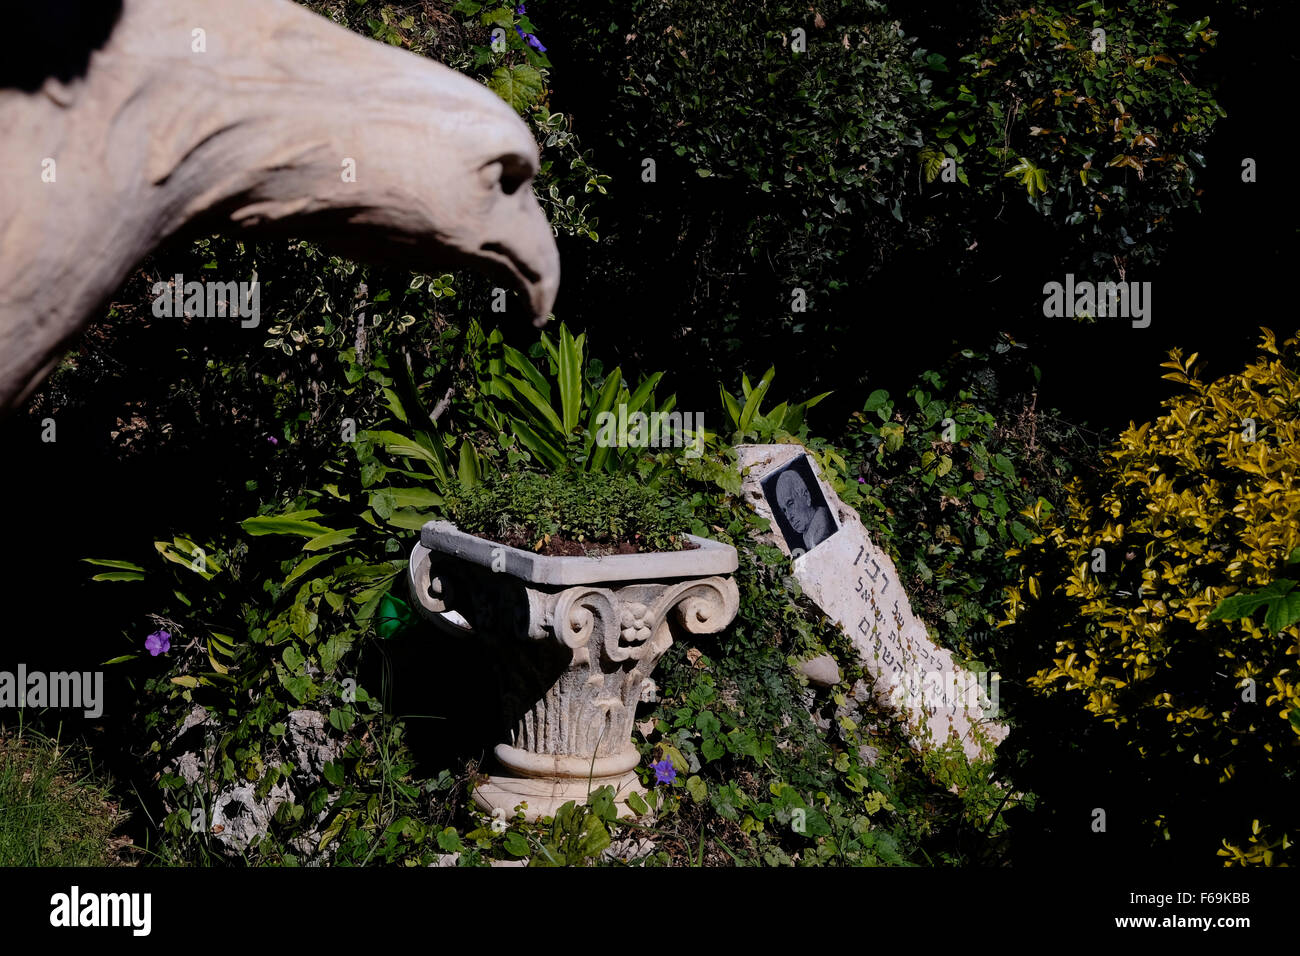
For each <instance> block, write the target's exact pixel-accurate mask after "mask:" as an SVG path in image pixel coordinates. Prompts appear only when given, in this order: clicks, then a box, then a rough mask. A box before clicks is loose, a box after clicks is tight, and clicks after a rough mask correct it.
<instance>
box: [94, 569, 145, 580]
mask: <svg viewBox="0 0 1300 956" xmlns="http://www.w3.org/2000/svg"><path fill="white" fill-rule="evenodd" d="M90 580H92V581H143V580H144V575H143V574H141V573H140V572H139V571H105V572H104V573H103V574H96V575H94V576H93V577H92V578H91V579H90Z"/></svg>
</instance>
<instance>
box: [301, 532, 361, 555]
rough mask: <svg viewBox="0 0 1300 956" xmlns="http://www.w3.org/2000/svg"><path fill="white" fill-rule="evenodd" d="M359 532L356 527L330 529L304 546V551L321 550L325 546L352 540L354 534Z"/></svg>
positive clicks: (330, 546) (329, 546)
mask: <svg viewBox="0 0 1300 956" xmlns="http://www.w3.org/2000/svg"><path fill="white" fill-rule="evenodd" d="M356 533H357V529H356V528H343V529H341V530H339V531H330V532H327V533H326V534H322V535H317V536H316V537H314V538H312V539H311V540H310V541H308V542H307V543H306V544H304V545H303V546H302V549H303V550H304V551H320V550H322V549H324V548H332V547H334V546H335V545H336V544H345V543H347V542H348V541H351V540H352V537H353V535H355V534H356Z"/></svg>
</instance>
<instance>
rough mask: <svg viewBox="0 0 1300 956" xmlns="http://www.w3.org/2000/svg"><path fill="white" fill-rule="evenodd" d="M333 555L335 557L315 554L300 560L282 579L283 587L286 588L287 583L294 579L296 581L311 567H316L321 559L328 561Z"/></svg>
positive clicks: (289, 583)
mask: <svg viewBox="0 0 1300 956" xmlns="http://www.w3.org/2000/svg"><path fill="white" fill-rule="evenodd" d="M333 557H336V555H334V554H315V555H312V556H311V557H310V558H308V559H307V560H305V561H300V562H299V563H298V565H297V567H295V568H294V569H293V570H292V571H290V572H289V576H288V577H287V578H285V579H284V587H286V588H287V587H288V586H289V585H291V584H293V582H294V581H297V580H298V579H299V578H300V577H302V576H303V575H304V574H306V573H307V572H308V571H310V570H311V569H312V568H314V567H316V565H318V564H320V563H321V562H323V561H328V560H329V559H330V558H333Z"/></svg>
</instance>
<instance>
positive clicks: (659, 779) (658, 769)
mask: <svg viewBox="0 0 1300 956" xmlns="http://www.w3.org/2000/svg"><path fill="white" fill-rule="evenodd" d="M650 769H651V770H653V771H654V772H655V783H672V782H673V781H674V780H676V779H677V770H676V768H675V767H673V762H672V761H671V760H669V759H668V758H667V757H665V758H664V759H663V760H661V761H659V762H658V763H652V764H651V765H650Z"/></svg>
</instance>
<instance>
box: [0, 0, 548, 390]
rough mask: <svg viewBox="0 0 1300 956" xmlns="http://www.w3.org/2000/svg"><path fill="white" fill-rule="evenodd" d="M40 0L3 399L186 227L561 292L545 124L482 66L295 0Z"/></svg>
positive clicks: (2, 119)
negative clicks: (457, 65) (536, 136)
mask: <svg viewBox="0 0 1300 956" xmlns="http://www.w3.org/2000/svg"><path fill="white" fill-rule="evenodd" d="M23 6H24V7H27V8H29V9H27V10H26V11H25V12H22V13H18V14H17V16H18V19H19V20H20V21H21V19H22V17H24V16H26V17H28V18H29V19H33V20H34V22H33V29H31V30H26V29H23V25H22V23H21V22H19V23H16V24H12V26H13V27H14V29H11V30H9V31H8V36H7V37H6V38H5V40H4V41H0V61H3V63H4V65H0V129H3V130H4V131H5V135H4V136H3V137H0V410H3V409H5V408H7V407H10V406H12V405H13V404H15V403H17V402H18V401H21V400H22V398H24V397H25V396H26V394H27V393H28V392H30V391H31V390H32V389H33V388H34V387H36V385H38V384H39V383H40V382H41V381H42V380H43V379H44V377H45V375H46V374H47V373H48V372H49V371H50V369H52V368H53V366H54V365H55V364H56V363H57V362H58V360H59V357H60V356H61V354H62V353H63V351H64V350H65V349H66V347H67V345H68V343H69V340H70V339H71V338H72V337H73V336H74V335H75V334H76V333H77V332H78V331H79V330H80V329H81V328H82V327H83V326H84V325H85V324H86V323H87V322H88V321H89V320H90V319H91V318H93V317H94V315H95V314H96V310H97V309H98V308H99V307H100V306H101V304H102V303H103V302H104V300H105V299H106V298H107V297H108V296H109V295H111V294H112V292H113V291H114V290H115V289H116V288H118V286H119V285H120V284H121V282H122V281H123V279H124V278H126V276H127V275H128V274H129V272H130V270H131V268H132V267H133V266H135V265H136V264H137V263H139V262H140V260H141V259H142V258H144V256H146V255H147V254H148V253H149V252H150V251H151V250H152V249H154V248H155V247H156V246H157V245H158V244H159V243H161V242H162V241H163V240H165V239H167V238H168V237H170V236H173V235H175V234H177V233H178V232H180V231H181V230H186V229H202V230H209V231H212V232H223V233H228V234H235V235H249V236H250V237H253V236H256V237H261V236H266V235H276V234H279V235H292V236H297V237H301V238H306V239H313V240H320V241H323V242H326V243H327V244H329V245H330V246H331V247H332V248H334V249H336V250H338V251H340V252H342V253H343V254H346V255H349V256H352V257H354V258H357V259H362V260H369V261H381V260H382V261H386V262H393V261H398V262H401V263H403V264H408V265H410V266H411V267H412V268H417V269H421V270H429V269H432V268H433V267H435V266H448V265H458V264H461V265H470V266H473V267H477V268H482V269H485V270H487V271H489V272H492V273H495V274H497V275H499V276H501V277H503V278H504V279H505V280H506V281H508V282H511V283H513V284H514V285H515V286H516V287H517V288H518V289H519V290H520V291H521V292H522V293H523V294H524V295H526V296H527V298H528V300H529V302H530V305H531V308H532V311H533V313H534V315H535V316H538V317H541V316H545V315H546V314H547V313H548V312H549V311H550V309H551V306H552V304H553V302H554V300H555V293H556V289H557V287H558V285H559V272H560V269H559V255H558V252H557V250H556V247H555V241H554V237H553V235H552V232H551V228H550V226H549V224H548V223H547V221H546V218H545V216H544V215H543V213H542V211H541V208H540V207H539V205H538V203H537V200H536V198H535V197H534V195H533V192H532V188H531V181H532V178H533V175H534V174H535V173H536V172H537V161H538V154H537V145H536V143H535V142H534V140H533V138H532V136H531V134H530V133H529V131H528V128H527V127H526V126H525V125H524V123H523V121H522V120H520V118H519V117H518V116H517V115H515V113H514V111H513V110H512V109H511V108H510V107H509V106H508V105H507V104H506V103H504V102H503V101H502V100H501V99H500V98H499V97H497V96H496V95H495V94H494V93H492V92H491V91H489V90H488V89H486V88H485V87H483V86H482V85H480V84H479V83H476V82H474V81H473V80H471V79H469V78H468V77H465V76H462V75H460V74H458V73H456V72H455V71H453V70H450V69H448V68H446V67H444V66H442V65H441V64H438V63H435V62H432V61H430V60H427V59H425V58H422V57H419V56H416V55H414V54H411V53H408V52H406V51H404V50H400V49H397V48H395V47H392V46H387V45H385V44H381V43H377V42H375V41H373V40H368V39H365V38H363V37H360V36H357V35H356V34H353V33H351V32H349V31H347V30H345V29H343V28H342V27H339V26H337V25H336V24H333V23H331V22H329V21H328V20H326V19H324V18H322V17H319V16H317V15H315V14H313V13H311V12H310V11H308V10H306V9H304V8H302V7H300V6H298V5H297V4H294V3H291V2H289V0H47V2H44V3H41V4H33V5H23ZM83 8H84V9H83ZM50 38H53V39H50Z"/></svg>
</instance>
